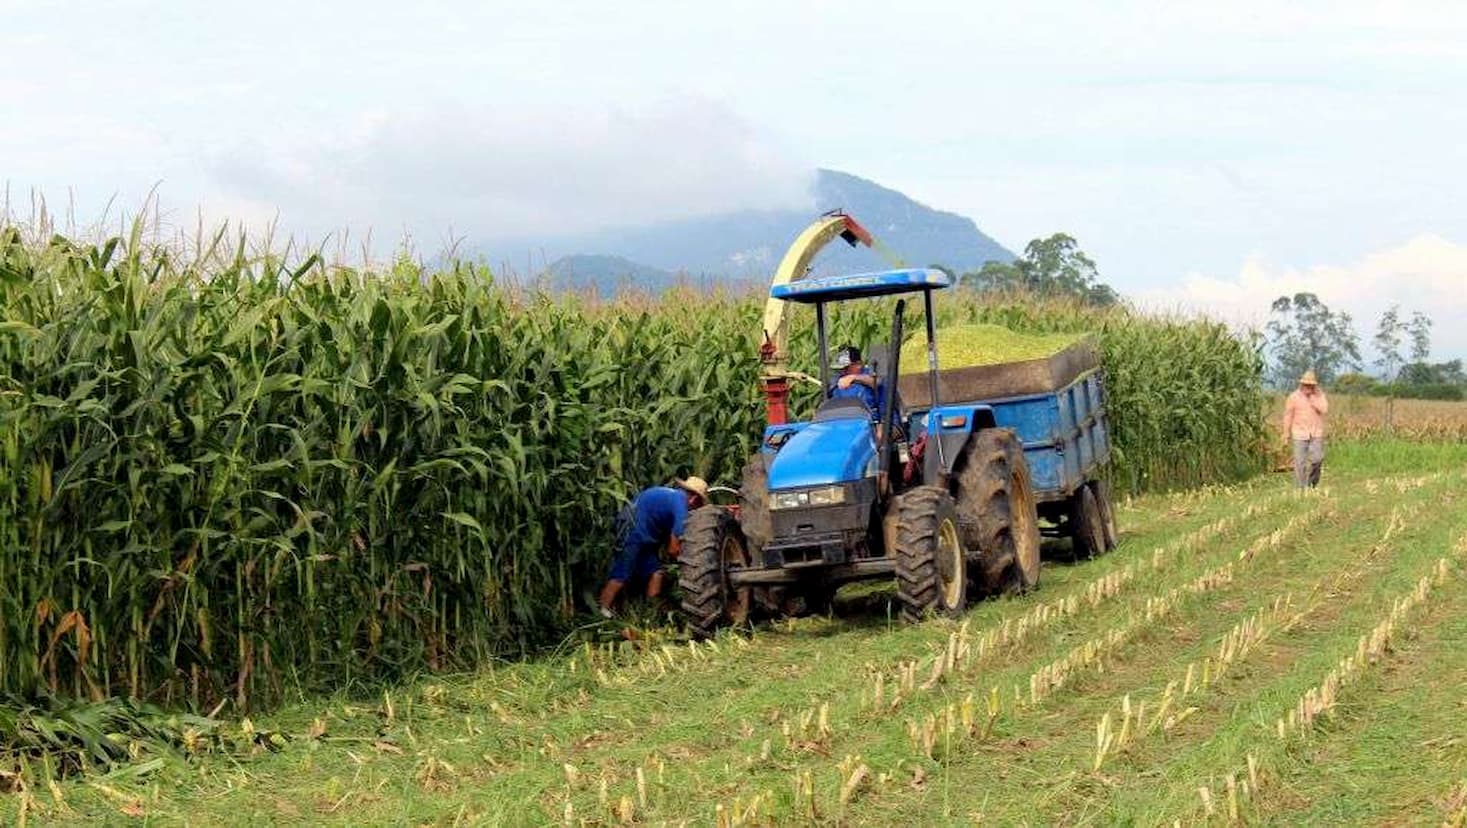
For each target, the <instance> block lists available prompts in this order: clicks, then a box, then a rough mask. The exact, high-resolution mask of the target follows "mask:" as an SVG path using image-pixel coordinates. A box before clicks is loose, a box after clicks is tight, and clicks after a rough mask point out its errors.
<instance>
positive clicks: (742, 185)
mask: <svg viewBox="0 0 1467 828" xmlns="http://www.w3.org/2000/svg"><path fill="white" fill-rule="evenodd" d="M812 168H813V165H810V164H802V163H800V162H798V161H796V160H795V159H793V158H792V157H791V155H790V154H789V153H786V152H784V151H783V150H782V149H781V148H780V147H779V145H778V144H777V143H776V142H775V141H773V140H771V139H770V138H769V137H768V136H767V135H766V134H765V133H763V132H761V131H760V130H758V129H756V128H754V127H753V126H751V125H750V124H749V123H748V122H746V121H745V120H743V119H742V118H741V117H740V116H739V115H737V114H736V113H735V112H734V111H733V110H732V109H730V108H728V107H727V106H725V105H723V104H720V103H716V102H712V101H709V100H706V99H701V98H688V97H682V98H673V99H667V100H663V101H661V102H659V103H657V104H654V105H651V106H647V107H643V108H637V109H615V108H605V109H596V108H580V109H577V108H573V107H572V108H558V109H553V110H552V109H542V110H539V111H526V110H523V109H516V110H515V111H513V112H498V111H490V110H487V109H466V108H446V107H433V108H420V109H415V110H407V111H392V112H383V111H378V112H373V113H371V114H369V115H365V116H363V117H361V118H360V119H358V121H357V123H355V124H352V125H351V126H350V127H348V128H341V129H338V130H337V132H336V134H335V136H334V137H332V138H330V139H327V140H323V141H319V142H318V143H316V144H314V145H310V146H299V145H286V146H276V147H270V146H265V145H262V144H254V145H252V146H249V147H245V148H232V149H231V150H230V151H229V152H228V153H227V154H225V155H223V156H221V158H220V159H219V160H218V161H217V162H216V163H215V164H214V165H213V171H214V175H215V177H216V179H217V180H218V182H219V184H220V186H221V187H222V189H224V190H225V192H226V193H228V197H229V199H230V201H232V202H234V203H259V204H278V205H281V208H282V215H281V221H282V224H283V225H284V226H287V227H302V226H304V227H305V228H306V229H307V230H308V231H313V232H317V233H319V232H322V231H325V230H328V229H330V228H328V227H323V226H320V225H314V226H313V225H310V224H308V223H307V222H310V221H317V222H320V221H330V222H333V223H334V224H335V225H336V226H338V227H341V226H346V227H350V228H351V229H352V231H353V232H354V233H355V234H356V235H357V236H358V237H360V236H361V235H363V233H364V232H365V231H366V230H367V229H368V228H371V229H372V230H373V232H374V234H375V235H376V236H377V238H379V239H381V238H382V237H383V236H387V237H389V241H393V240H395V239H396V237H397V236H398V235H399V234H401V233H402V232H403V231H408V232H410V233H413V234H414V235H417V236H419V237H420V238H422V239H423V241H425V242H428V243H429V244H431V243H433V242H436V241H437V240H438V238H439V237H440V236H442V235H443V234H446V233H447V232H448V231H449V230H450V229H452V231H453V232H454V233H455V234H456V235H460V236H466V237H467V239H468V241H470V242H471V243H477V242H482V241H484V240H486V239H495V238H504V237H514V236H520V235H524V234H537V235H546V234H549V235H553V234H557V233H570V232H578V231H583V230H588V229H599V228H605V227H616V226H623V225H635V224H638V223H642V222H648V221H656V220H662V219H669V218H687V217H691V216H698V215H703V214H711V213H719V212H726V211H729V210H738V209H759V208H772V207H785V206H808V204H809V200H810V196H809V192H808V187H809V176H810V175H811V170H812Z"/></svg>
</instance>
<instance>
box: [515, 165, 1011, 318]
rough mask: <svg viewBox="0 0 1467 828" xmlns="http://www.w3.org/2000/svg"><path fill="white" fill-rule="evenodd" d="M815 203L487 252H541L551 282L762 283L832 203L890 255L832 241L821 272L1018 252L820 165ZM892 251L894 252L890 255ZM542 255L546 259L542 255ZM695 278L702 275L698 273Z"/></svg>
mask: <svg viewBox="0 0 1467 828" xmlns="http://www.w3.org/2000/svg"><path fill="white" fill-rule="evenodd" d="M810 195H811V202H812V203H811V206H810V208H809V209H805V210H799V209H780V210H743V211H737V212H730V213H723V214H716V215H711V216H702V217H697V218H689V219H680V220H674V221H667V222H660V223H657V224H650V225H645V226H640V227H631V228H620V229H617V230H605V231H598V232H594V233H585V234H580V235H574V236H566V237H561V238H553V239H535V240H527V241H524V242H519V243H515V244H503V245H496V246H495V249H494V250H493V251H492V254H491V255H490V259H491V261H492V260H495V258H496V256H503V257H504V259H503V260H507V261H524V260H525V251H530V250H533V251H536V252H537V253H538V254H539V256H541V257H543V259H548V260H549V261H551V262H553V264H551V265H549V266H548V268H547V270H548V271H549V272H550V276H551V282H552V284H564V285H566V286H574V285H575V284H584V283H589V284H591V285H594V286H596V287H597V289H598V291H599V290H602V286H609V287H611V288H612V289H613V290H614V289H615V287H616V286H618V285H620V284H624V283H625V282H627V281H633V282H637V283H639V284H641V283H646V286H648V287H654V288H660V287H662V286H665V285H666V284H669V283H670V281H669V280H672V281H675V280H676V278H677V277H675V276H673V275H672V274H675V273H684V274H693V275H694V276H695V277H719V278H727V279H731V280H735V281H741V280H744V279H750V280H759V281H762V280H763V279H764V278H767V277H768V276H769V275H770V274H771V273H772V272H773V270H774V268H775V267H776V266H777V265H778V264H779V259H780V257H781V256H783V255H784V251H785V248H787V247H788V246H789V244H790V243H791V242H793V241H794V239H795V237H796V236H797V235H798V234H799V233H800V231H802V230H804V229H805V227H806V226H807V225H808V224H809V223H810V222H811V221H813V220H814V219H815V218H816V216H818V215H819V214H820V213H823V212H825V211H827V210H833V209H842V210H845V211H846V212H848V213H850V214H851V215H852V216H854V217H855V218H856V220H857V221H859V222H861V224H862V225H863V226H865V227H866V229H868V230H870V231H871V233H872V235H873V236H875V237H876V239H877V241H878V242H879V243H880V246H881V247H882V248H884V250H885V251H886V252H887V253H889V254H890V255H889V256H882V255H879V254H878V253H877V252H876V251H873V250H869V249H867V248H864V247H862V248H850V247H848V246H846V245H844V244H839V243H834V244H831V245H829V246H828V247H826V248H825V250H823V251H822V252H821V254H820V256H818V257H817V258H816V260H815V264H814V270H815V271H816V272H817V273H821V274H824V273H830V272H835V271H851V270H880V269H883V268H889V267H893V266H895V265H896V264H897V263H898V261H900V263H902V264H906V265H912V266H919V267H920V266H926V265H930V264H941V265H944V266H946V267H949V268H952V269H954V270H957V271H959V272H962V271H965V270H976V269H978V268H979V267H981V266H982V265H983V263H984V262H986V261H990V260H996V261H1012V260H1013V259H1014V254H1013V253H1011V252H1009V251H1008V250H1006V249H1005V248H1004V247H1003V246H1002V245H1000V244H999V243H998V242H996V241H994V240H993V239H992V238H991V237H989V236H988V235H986V234H984V233H983V231H981V230H979V229H978V226H977V225H976V224H974V223H973V220H972V219H969V218H967V217H964V216H960V215H957V214H955V213H948V212H944V211H941V210H935V209H933V208H931V207H928V206H926V205H924V204H921V203H919V202H917V201H914V200H913V199H911V198H909V197H907V196H906V195H903V194H902V193H899V192H897V191H896V190H892V189H889V188H886V187H882V186H881V185H879V184H876V183H875V182H872V181H868V180H866V179H864V178H859V177H857V176H854V175H850V174H847V173H843V172H837V171H834V170H818V171H817V172H816V175H815V179H814V183H813V185H812V187H811V194H810ZM892 257H895V258H892ZM543 259H542V260H543ZM693 281H698V279H697V278H694V279H693Z"/></svg>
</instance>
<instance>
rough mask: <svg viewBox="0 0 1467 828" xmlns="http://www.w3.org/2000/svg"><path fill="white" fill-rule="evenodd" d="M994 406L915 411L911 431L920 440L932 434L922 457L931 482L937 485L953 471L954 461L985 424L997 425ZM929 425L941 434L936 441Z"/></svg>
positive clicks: (928, 482)
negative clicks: (930, 432)
mask: <svg viewBox="0 0 1467 828" xmlns="http://www.w3.org/2000/svg"><path fill="white" fill-rule="evenodd" d="M995 425H996V422H995V420H994V416H993V406H991V405H981V404H973V403H969V404H963V403H959V404H957V405H941V406H938V407H937V408H933V409H930V410H928V411H922V412H918V413H916V414H913V415H912V419H911V435H912V440H913V441H916V440H917V439H919V438H920V437H921V436H923V435H927V436H928V440H927V450H926V451H925V452H924V453H923V457H922V479H923V481H924V482H925V483H926V484H927V485H935V484H936V483H937V482H938V481H939V480H940V479H942V477H944V476H945V475H947V474H950V473H951V472H952V470H953V463H954V462H955V461H956V460H957V458H958V457H960V456H961V455H962V453H963V449H965V448H967V446H968V440H969V438H971V437H972V436H973V434H974V433H976V432H978V431H982V430H983V429H985V428H994V427H995ZM929 428H931V429H932V430H935V432H936V434H937V439H936V441H935V442H936V444H935V445H934V441H933V439H932V437H931V435H930V434H929V433H928V432H929Z"/></svg>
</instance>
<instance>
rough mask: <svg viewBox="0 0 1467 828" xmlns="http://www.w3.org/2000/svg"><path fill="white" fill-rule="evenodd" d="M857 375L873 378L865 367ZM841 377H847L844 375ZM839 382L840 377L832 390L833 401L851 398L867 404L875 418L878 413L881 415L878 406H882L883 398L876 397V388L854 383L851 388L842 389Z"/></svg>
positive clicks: (869, 370)
mask: <svg viewBox="0 0 1467 828" xmlns="http://www.w3.org/2000/svg"><path fill="white" fill-rule="evenodd" d="M856 373H857V374H859V375H860V376H863V377H869V376H871V369H870V368H867V367H866V366H865V365H862V366H861V370H860V371H858V372H856ZM841 376H847V375H846V374H842V375H841ZM839 380H840V377H837V378H836V382H835V383H834V384H833V385H832V386H831V388H830V398H831V399H833V400H839V399H846V398H849V399H856V400H860V401H861V402H863V403H865V404H866V407H867V408H869V409H871V415H872V416H875V415H876V414H877V413H879V412H878V411H877V410H876V409H877V406H879V405H880V404H881V402H880V401H881V398H880V397H878V396H877V395H876V389H875V388H872V387H870V386H868V385H865V384H863V383H859V382H852V383H851V385H850V387H849V388H841V387H840V382H839Z"/></svg>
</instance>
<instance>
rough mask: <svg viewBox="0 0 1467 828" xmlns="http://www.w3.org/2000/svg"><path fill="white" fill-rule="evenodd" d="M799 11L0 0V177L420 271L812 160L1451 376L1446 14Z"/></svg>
mask: <svg viewBox="0 0 1467 828" xmlns="http://www.w3.org/2000/svg"><path fill="white" fill-rule="evenodd" d="M793 5H795V4H791V3H781V2H766V3H760V2H752V3H719V4H711V3H671V2H668V3H636V2H624V3H618V4H607V3H600V2H585V3H582V2H568V1H564V0H563V1H562V2H557V3H553V4H549V3H544V4H542V3H513V4H511V3H483V2H481V3H467V2H464V3H453V4H448V3H432V2H418V3H403V2H377V0H356V2H351V3H344V2H342V3H331V2H310V3H301V2H290V3H283V2H273V0H252V2H251V3H249V4H246V5H243V6H238V7H230V8H227V9H226V8H225V7H220V6H215V5H208V4H196V3H183V2H175V3H159V2H119V3H109V2H100V1H99V2H91V3H87V4H85V6H84V7H83V6H82V5H80V4H76V3H44V2H25V1H24V0H22V2H14V0H0V21H3V24H0V78H3V79H4V86H3V92H0V181H3V182H4V183H5V184H6V185H7V187H8V192H9V200H10V204H11V210H12V212H17V213H23V212H25V209H28V205H29V203H30V198H31V194H32V193H34V192H40V193H42V194H44V195H45V196H46V198H47V200H48V202H49V203H50V204H51V206H52V207H53V208H56V207H60V206H62V205H73V206H72V209H74V211H75V213H76V215H77V217H78V221H79V222H84V221H85V220H86V219H88V218H91V217H94V216H97V215H100V214H101V213H102V210H103V208H104V206H105V205H106V204H107V203H108V202H109V201H111V202H112V203H113V204H115V205H122V206H124V207H125V206H131V205H137V204H140V203H141V202H142V201H143V199H144V198H145V197H146V196H147V194H148V193H149V192H150V191H152V190H153V189H154V188H155V187H156V188H157V192H158V194H159V196H160V199H161V202H162V204H163V206H164V209H165V214H166V215H167V216H169V217H170V218H171V220H173V221H175V222H177V223H179V224H192V223H193V221H194V217H195V216H196V215H197V213H198V211H199V210H202V211H203V213H204V215H205V216H207V217H208V219H209V220H211V221H212V220H218V219H222V218H231V219H235V220H239V221H244V222H247V223H252V224H259V223H264V222H269V221H271V220H276V221H278V223H279V226H280V227H282V228H283V229H285V230H288V231H290V232H295V233H300V234H304V235H308V236H311V237H315V238H320V237H321V236H323V235H324V234H326V233H331V232H338V233H339V231H340V230H341V228H349V229H350V231H351V233H352V234H354V235H355V236H357V237H360V236H363V235H365V233H366V232H367V231H368V230H370V231H371V233H372V234H373V238H374V239H377V240H381V239H384V238H386V239H391V240H393V241H396V240H398V239H400V238H402V236H403V235H404V234H408V235H410V236H411V237H412V238H413V239H414V240H415V243H416V244H417V245H418V246H419V247H420V248H426V249H437V248H440V247H442V246H444V245H446V244H447V243H449V241H450V240H452V239H463V240H465V241H467V242H469V243H474V242H479V241H491V240H493V239H494V238H496V237H501V236H519V235H523V234H526V233H531V234H533V233H540V232H559V231H568V230H585V229H592V228H598V227H606V226H614V225H617V224H629V223H636V222H641V221H647V220H653V219H659V218H666V217H674V216H686V215H689V214H693V213H703V212H717V211H722V210H725V209H728V208H729V207H760V206H798V205H800V204H802V202H803V199H804V182H805V180H806V177H807V175H808V173H809V171H810V170H811V169H813V168H814V167H815V166H827V167H832V168H835V169H840V170H845V171H848V172H852V173H856V174H858V175H862V176H864V177H867V178H871V179H874V180H876V181H878V182H880V183H882V184H885V185H887V186H891V187H894V188H897V189H899V190H902V191H903V192H905V193H907V194H908V195H911V196H912V197H914V198H917V199H918V200H920V201H923V202H925V203H927V204H929V205H932V206H934V207H939V208H943V209H947V210H952V211H955V212H959V213H963V214H965V215H968V216H971V217H972V218H973V219H974V220H976V221H977V222H978V224H979V226H980V227H982V228H983V229H984V230H985V231H987V232H988V233H989V234H991V235H993V236H995V237H996V238H998V239H999V240H1000V241H1001V242H1003V243H1005V244H1007V245H1008V246H1009V247H1010V248H1013V249H1018V248H1021V247H1022V246H1023V244H1024V242H1025V241H1027V240H1028V239H1030V238H1033V237H1035V236H1039V235H1047V234H1049V233H1051V232H1054V231H1057V230H1064V231H1067V232H1069V233H1071V234H1072V235H1075V236H1076V237H1078V238H1079V240H1080V242H1081V245H1082V247H1083V248H1084V249H1085V250H1087V251H1088V252H1089V253H1090V254H1091V255H1092V256H1093V257H1094V258H1095V259H1096V260H1097V261H1098V262H1099V264H1100V266H1101V270H1102V274H1103V276H1104V277H1105V278H1106V279H1108V280H1109V281H1111V282H1112V283H1114V284H1115V285H1116V286H1117V287H1118V288H1120V289H1121V290H1122V292H1124V293H1126V294H1128V295H1130V296H1132V297H1133V298H1136V299H1137V300H1138V301H1141V302H1143V303H1145V304H1147V305H1151V306H1158V307H1167V308H1181V309H1187V310H1197V309H1205V310H1210V311H1211V312H1213V313H1216V314H1220V315H1224V316H1227V317H1228V318H1231V319H1257V318H1260V317H1261V316H1262V314H1263V312H1264V310H1265V309H1266V307H1267V304H1268V302H1269V300H1271V299H1272V298H1273V297H1274V296H1277V295H1279V294H1280V293H1284V292H1290V291H1294V290H1299V289H1309V290H1314V291H1316V292H1318V293H1319V294H1320V295H1321V297H1322V298H1324V300H1325V301H1326V302H1328V303H1330V304H1332V305H1335V306H1338V307H1341V308H1345V309H1348V310H1350V311H1352V312H1353V313H1355V314H1356V315H1357V318H1358V319H1361V320H1362V321H1364V322H1365V323H1366V324H1362V325H1361V328H1362V329H1363V330H1362V333H1365V334H1366V335H1367V337H1368V333H1369V328H1370V327H1371V324H1372V323H1373V319H1374V317H1375V316H1377V315H1378V314H1379V311H1380V310H1381V308H1383V307H1384V306H1385V305H1386V304H1387V303H1389V302H1392V301H1399V302H1400V303H1401V304H1402V305H1403V307H1404V308H1405V309H1406V310H1407V311H1410V310H1412V309H1421V310H1425V311H1427V312H1429V313H1430V314H1431V315H1432V316H1433V317H1434V318H1435V319H1436V322H1437V336H1436V341H1437V346H1438V347H1437V351H1438V355H1440V356H1448V355H1452V356H1467V324H1464V323H1467V140H1464V136H1467V92H1464V90H1467V4H1463V3H1460V2H1444V3H1426V2H1423V3H1416V4H1407V3H1389V4H1387V3H1368V4H1351V3H1341V2H1333V3H1318V4H1312V3H1291V4H1281V3H1276V2H1269V3H1257V4H1252V3H1229V4H1221V3H1195V4H1192V3H1175V2H1168V3H1107V4H1095V3H1078V2H1077V3H1063V4H1061V3H1053V4H1051V3H1029V4H1019V3H1003V4H996V3H983V2H952V3H926V2H907V3H903V4H899V5H897V4H891V3H877V2H860V1H858V0H845V1H844V2H832V3H808V4H801V6H800V8H799V9H797V10H790V9H789V8H787V7H790V6H793ZM83 9H84V10H83ZM898 9H900V11H898ZM114 209H116V208H114Z"/></svg>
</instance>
